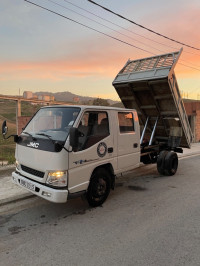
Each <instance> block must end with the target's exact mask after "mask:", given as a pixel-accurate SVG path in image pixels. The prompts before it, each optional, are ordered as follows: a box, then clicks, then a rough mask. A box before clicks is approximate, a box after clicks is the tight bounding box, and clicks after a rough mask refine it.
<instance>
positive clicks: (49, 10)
mask: <svg viewBox="0 0 200 266" xmlns="http://www.w3.org/2000/svg"><path fill="white" fill-rule="evenodd" d="M24 1H25V2H28V3H30V4H32V5H35V6H37V7H39V8H41V9H44V10H46V11H48V12H50V13H53V14H55V15H58V16H60V17H62V18H65V19H68V20H70V21H72V22H74V23H76V24H79V25H81V26H83V27H85V28H88V29H90V30H93V31H95V32H98V33H100V34H102V35H104V36H107V37H109V38H111V39H114V40H116V41H118V42H121V43H124V44H126V45H129V46H131V47H134V48H136V49H139V50H141V51H144V52H147V53H149V54H153V55H155V54H154V53H152V52H151V51H148V50H145V49H143V48H140V47H138V46H136V45H133V44H131V43H128V42H125V41H123V40H121V39H118V38H116V37H113V36H111V35H109V34H107V33H104V32H102V31H99V30H96V29H94V28H92V27H90V26H87V25H85V24H83V23H80V22H78V21H76V20H74V19H71V18H69V17H66V16H64V15H62V14H60V13H57V12H55V11H53V10H51V9H48V8H46V7H43V6H41V5H38V4H36V3H34V2H31V1H28V0H24ZM47 1H49V2H53V1H52V0H47ZM53 3H55V2H53ZM55 4H57V3H55ZM57 5H59V4H57ZM59 6H60V5H59ZM62 7H63V6H62ZM76 13H77V12H76ZM181 65H183V66H185V67H188V68H192V69H195V70H197V71H200V69H197V68H194V67H191V66H188V65H184V64H181Z"/></svg>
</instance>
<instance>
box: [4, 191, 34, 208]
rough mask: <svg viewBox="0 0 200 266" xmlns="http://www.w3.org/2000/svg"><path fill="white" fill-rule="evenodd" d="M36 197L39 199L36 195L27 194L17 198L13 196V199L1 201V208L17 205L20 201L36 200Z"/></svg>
mask: <svg viewBox="0 0 200 266" xmlns="http://www.w3.org/2000/svg"><path fill="white" fill-rule="evenodd" d="M34 197H37V196H36V195H34V194H31V195H30V194H27V193H26V194H22V195H17V196H13V197H10V198H6V199H2V200H0V207H1V206H5V205H7V204H11V203H15V202H18V201H22V200H26V199H30V198H34Z"/></svg>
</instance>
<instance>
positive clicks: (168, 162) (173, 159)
mask: <svg viewBox="0 0 200 266" xmlns="http://www.w3.org/2000/svg"><path fill="white" fill-rule="evenodd" d="M164 165H165V167H164V168H165V170H164V175H168V176H172V175H175V173H176V171H177V169H178V156H177V154H176V153H175V152H171V151H170V152H168V154H167V155H166V156H165V163H164Z"/></svg>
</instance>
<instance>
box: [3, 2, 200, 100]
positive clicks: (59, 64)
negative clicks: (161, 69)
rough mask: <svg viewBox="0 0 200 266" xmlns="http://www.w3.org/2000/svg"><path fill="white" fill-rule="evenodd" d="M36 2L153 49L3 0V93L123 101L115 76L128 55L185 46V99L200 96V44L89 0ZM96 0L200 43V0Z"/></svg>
mask: <svg viewBox="0 0 200 266" xmlns="http://www.w3.org/2000/svg"><path fill="white" fill-rule="evenodd" d="M30 1H32V2H34V3H36V4H38V5H41V6H44V7H46V8H48V9H51V10H53V11H54V12H57V13H59V14H62V15H63V16H66V17H69V18H71V19H73V20H76V21H77V22H79V23H82V24H84V25H87V26H88V27H92V28H94V29H95V30H98V31H101V32H102V33H104V34H107V35H110V36H113V37H114V38H117V39H120V40H122V41H124V42H128V43H129V44H131V45H134V46H137V47H138V48H141V49H144V50H146V51H142V50H140V49H137V48H134V47H132V46H130V45H126V44H124V43H122V42H119V41H117V40H114V39H112V38H110V37H108V36H105V35H103V34H100V33H98V32H95V31H94V30H91V29H88V28H86V27H84V26H82V25H80V24H76V23H74V22H72V21H70V20H67V19H65V18H63V17H61V16H58V15H55V14H52V13H50V12H48V11H46V10H43V9H41V8H39V7H36V6H33V5H31V4H30V3H27V2H25V1H24V0H0V94H5V95H19V94H21V95H22V93H23V91H27V90H28V91H32V92H38V91H48V92H62V91H70V92H72V93H74V94H78V95H81V96H91V97H101V98H109V99H113V100H119V98H118V96H117V93H116V92H115V89H114V87H113V86H112V81H113V80H114V78H115V76H116V75H117V74H118V72H119V71H120V69H121V68H122V67H123V66H124V65H125V63H126V62H127V60H128V59H131V60H134V59H139V58H143V57H150V56H153V55H154V54H164V53H168V52H174V51H178V50H180V48H181V47H183V53H182V55H181V57H180V60H179V62H178V64H177V66H176V68H175V73H176V76H177V80H178V84H179V89H180V91H181V92H182V93H184V95H185V97H186V96H187V95H188V97H189V98H194V99H197V98H198V99H200V50H194V49H191V48H188V47H184V46H183V45H181V44H178V43H174V42H172V41H169V40H166V39H164V38H162V37H159V36H157V35H155V34H153V33H150V32H148V31H146V30H144V29H142V28H140V27H138V26H136V25H133V24H131V23H130V22H128V21H125V20H122V19H121V18H119V17H117V16H115V15H113V14H110V13H108V12H107V11H105V10H103V9H101V8H99V7H97V6H95V5H93V4H91V3H90V2H88V1H87V0H30ZM95 1H96V2H97V3H99V4H101V5H103V6H105V7H107V8H109V9H111V10H113V11H115V12H116V13H119V14H121V15H123V16H125V17H127V18H129V19H131V20H133V21H135V22H137V23H139V24H142V25H144V26H146V27H148V28H151V29H153V30H154V31H157V32H159V33H161V34H163V35H166V36H168V37H170V38H173V39H175V40H178V41H180V42H183V43H186V44H189V45H191V46H194V47H197V48H199V49H200V16H199V14H200V1H199V0H191V1H188V0H176V1H174V0H168V1H164V0H151V1H149V0H123V1H121V0H95ZM74 5H76V6H74ZM80 8H81V9H80ZM83 9H84V10H83ZM85 10H87V11H88V12H92V13H93V14H95V15H97V16H98V17H97V16H94V15H92V14H91V13H88V12H86V11H85ZM80 14H81V15H80ZM88 18H89V19H88ZM108 20H109V21H110V22H112V23H114V24H115V25H114V24H111V23H110V22H108ZM97 22H98V23H97ZM119 26H120V27H119ZM122 27H123V28H122Z"/></svg>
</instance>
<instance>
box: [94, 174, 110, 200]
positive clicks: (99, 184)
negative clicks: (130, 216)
mask: <svg viewBox="0 0 200 266" xmlns="http://www.w3.org/2000/svg"><path fill="white" fill-rule="evenodd" d="M92 190H93V192H94V193H93V197H92V198H93V199H94V200H95V201H100V200H102V198H103V197H104V196H105V195H106V191H107V183H106V180H105V178H103V177H102V178H98V179H97V180H96V182H94V184H93V186H92Z"/></svg>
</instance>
